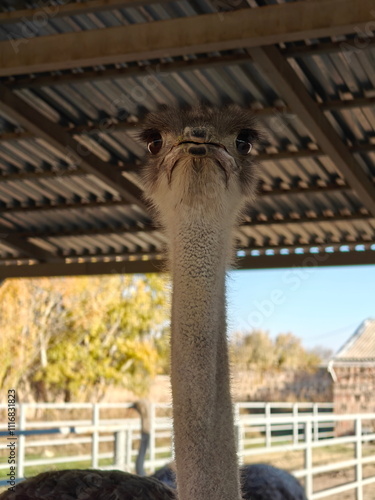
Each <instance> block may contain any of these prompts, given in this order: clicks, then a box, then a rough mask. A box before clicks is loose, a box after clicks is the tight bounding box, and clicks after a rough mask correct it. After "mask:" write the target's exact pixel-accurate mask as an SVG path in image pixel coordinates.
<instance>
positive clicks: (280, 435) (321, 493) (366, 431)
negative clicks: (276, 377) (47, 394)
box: [0, 403, 375, 500]
mask: <svg viewBox="0 0 375 500" xmlns="http://www.w3.org/2000/svg"><path fill="white" fill-rule="evenodd" d="M129 407H130V405H129V404H74V403H73V404H64V405H62V404H50V403H43V404H40V403H38V404H20V405H18V406H17V426H16V436H14V441H15V442H16V446H15V448H16V464H17V474H16V476H17V477H16V479H17V480H19V479H21V478H23V477H24V475H25V473H26V475H30V474H32V473H35V468H36V467H40V468H43V466H48V467H51V466H52V465H58V464H61V465H63V464H73V466H75V467H79V464H81V466H82V467H84V466H86V467H87V466H91V467H100V468H103V469H108V468H114V467H115V468H119V469H122V470H127V471H134V461H135V458H136V455H137V452H138V451H137V450H138V440H139V439H140V430H141V426H140V419H139V418H120V417H121V413H122V414H124V410H125V409H128V408H129ZM5 410H6V407H5V405H0V415H1V414H2V413H1V412H5ZM41 410H43V411H55V412H56V414H55V415H54V418H53V419H52V418H50V417H49V418H48V421H46V420H44V421H42V420H40V419H36V418H35V417H32V416H31V413H33V412H34V413H35V411H38V412H39V411H41ZM77 410H79V411H81V412H86V413H89V415H84V414H83V413H82V415H80V417H81V418H74V417H73V418H72V416H71V412H72V411H77ZM108 411H111V412H115V413H116V416H115V417H113V416H111V417H108V415H107V416H106V417H105V416H104V413H108ZM151 412H152V414H151V436H150V446H149V450H148V454H147V457H146V461H145V468H146V469H148V470H154V469H155V468H158V467H160V466H162V465H164V464H165V463H166V462H168V461H169V460H171V458H172V455H173V450H172V440H171V434H172V422H171V417H170V407H169V406H167V405H152V407H151ZM61 413H64V414H65V418H64V417H63V418H62V417H61ZM235 417H236V418H235V421H236V429H237V439H238V454H239V458H240V461H241V462H247V461H254V460H255V459H256V457H258V456H259V457H261V458H259V461H265V460H268V461H270V462H271V461H272V459H271V457H272V455H270V454H274V453H286V452H300V453H302V454H303V467H302V468H299V469H298V470H294V471H293V473H294V474H295V476H296V477H298V478H300V479H302V481H303V482H304V484H305V490H306V494H307V497H308V498H309V500H319V499H321V498H329V497H331V496H332V495H334V494H339V493H342V492H345V491H349V490H354V491H355V493H356V499H357V500H363V498H364V497H363V491H364V488H365V487H366V486H368V485H370V484H374V483H375V446H374V447H372V445H371V446H370V447H369V448H366V450H364V447H365V446H366V445H368V444H369V443H371V442H375V432H374V430H375V414H360V415H345V416H343V415H334V414H333V405H332V404H330V403H319V404H318V403H314V404H309V403H294V404H289V403H237V404H236V405H235ZM4 421H5V420H3V419H2V418H1V419H0V422H4ZM343 421H348V422H352V425H353V432H352V433H351V434H350V435H348V436H341V437H336V436H335V430H336V428H337V425H338V424H339V423H340V422H343ZM8 431H9V429H8V427H7V426H6V425H4V424H3V425H0V458H1V461H0V485H1V484H3V485H4V484H7V483H6V481H7V477H6V474H7V472H8V471H9V464H8V460H7V457H8V455H9V447H8V446H7V445H8V444H9V436H8V435H7V434H8ZM337 446H348V447H350V446H352V447H353V451H354V453H353V457H350V458H348V457H346V456H345V457H342V458H345V459H340V460H339V461H336V462H334V463H331V462H330V463H325V464H317V463H315V462H316V461H315V460H314V455H315V453H317V450H319V449H321V448H322V447H337ZM41 449H43V450H44V456H40V453H39V456H36V453H35V452H36V451H37V450H41ZM72 450H73V451H72ZM77 450H78V452H77ZM372 451H373V453H372ZM370 452H371V453H370ZM48 455H55V456H48ZM57 455H58V456H57ZM369 465H374V470H373V475H368V474H366V477H365V474H364V472H363V469H364V468H365V467H367V466H369ZM48 467H46V468H48ZM350 468H352V469H353V468H354V471H355V475H354V480H352V481H348V482H347V483H346V484H341V485H339V486H333V487H329V488H326V489H321V490H317V488H316V487H315V483H316V478H317V476H318V475H320V474H325V473H331V472H334V471H338V470H343V469H350ZM1 476H2V477H1ZM1 480H2V481H1ZM374 498H375V497H374ZM371 500H373V499H371Z"/></svg>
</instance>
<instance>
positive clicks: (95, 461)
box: [91, 403, 100, 469]
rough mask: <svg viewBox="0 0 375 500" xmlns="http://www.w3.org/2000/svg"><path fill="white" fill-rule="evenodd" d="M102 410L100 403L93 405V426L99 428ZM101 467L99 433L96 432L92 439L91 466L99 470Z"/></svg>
mask: <svg viewBox="0 0 375 500" xmlns="http://www.w3.org/2000/svg"><path fill="white" fill-rule="evenodd" d="M99 412H100V408H99V404H98V403H93V405H92V425H93V426H94V427H99V420H100V414H99ZM98 465H99V432H98V431H94V432H93V433H92V437H91V466H92V467H93V468H94V469H97V468H98Z"/></svg>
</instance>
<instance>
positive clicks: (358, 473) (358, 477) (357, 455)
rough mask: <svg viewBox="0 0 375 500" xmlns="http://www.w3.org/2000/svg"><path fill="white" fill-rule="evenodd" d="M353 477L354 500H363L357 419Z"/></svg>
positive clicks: (359, 434)
mask: <svg viewBox="0 0 375 500" xmlns="http://www.w3.org/2000/svg"><path fill="white" fill-rule="evenodd" d="M355 438H356V440H355V459H356V466H355V475H356V481H357V487H356V490H355V494H356V497H355V498H356V500H363V484H362V479H363V471H362V420H361V418H360V417H357V418H356V420H355Z"/></svg>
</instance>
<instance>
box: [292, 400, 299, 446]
mask: <svg viewBox="0 0 375 500" xmlns="http://www.w3.org/2000/svg"><path fill="white" fill-rule="evenodd" d="M298 432H299V426H298V403H293V444H298V441H299V436H298Z"/></svg>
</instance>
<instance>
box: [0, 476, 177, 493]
mask: <svg viewBox="0 0 375 500" xmlns="http://www.w3.org/2000/svg"><path fill="white" fill-rule="evenodd" d="M175 498H176V497H175V493H174V492H173V491H172V490H171V489H170V488H169V487H168V486H166V485H164V484H162V483H161V482H160V481H158V480H156V479H154V478H148V477H139V476H136V475H134V474H129V473H127V472H122V471H117V470H112V471H102V470H92V469H87V470H77V469H75V470H62V471H49V472H42V473H41V474H38V475H37V476H35V477H31V478H29V479H26V480H25V481H22V482H21V483H19V484H17V485H16V487H15V491H9V490H8V491H5V492H4V493H2V494H1V495H0V499H1V500H175Z"/></svg>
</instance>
